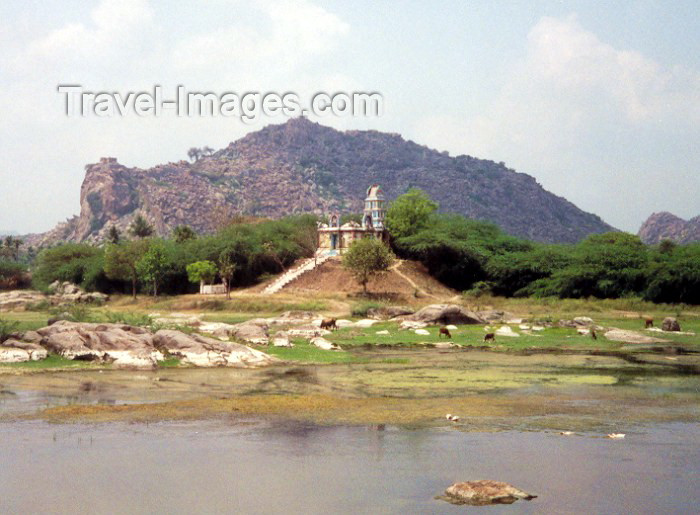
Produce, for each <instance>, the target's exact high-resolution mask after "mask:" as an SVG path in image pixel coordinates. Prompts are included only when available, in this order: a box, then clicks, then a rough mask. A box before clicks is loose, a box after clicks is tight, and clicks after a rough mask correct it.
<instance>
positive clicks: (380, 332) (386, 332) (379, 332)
mask: <svg viewBox="0 0 700 515" xmlns="http://www.w3.org/2000/svg"><path fill="white" fill-rule="evenodd" d="M375 334H389V331H387V330H386V329H385V330H384V331H377V332H376V333H375Z"/></svg>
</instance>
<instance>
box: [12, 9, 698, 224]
mask: <svg viewBox="0 0 700 515" xmlns="http://www.w3.org/2000/svg"><path fill="white" fill-rule="evenodd" d="M526 4H527V5H526ZM697 11H698V8H697V2H696V1H695V0H691V1H683V0H675V1H673V2H668V1H651V0H644V1H627V2H616V1H606V2H602V1H600V2H596V1H593V0H590V1H565V0H562V1H544V0H541V1H538V0H534V1H529V2H519V1H499V0H493V1H488V0H484V1H469V0H463V1H454V2H451V1H444V2H425V1H402V2H399V1H392V0H386V1H382V2H376V1H372V0H366V1H365V0H354V1H352V2H348V1H344V2H341V1H321V0H316V1H315V0H280V1H274V0H260V1H255V0H253V1H237V0H208V1H207V2H191V1H190V0H187V1H177V0H175V1H168V2H164V1H155V0H151V1H148V0H96V1H86V0H61V1H57V0H44V1H35V0H3V2H2V3H0V153H1V155H2V156H3V160H2V162H1V164H0V185H1V186H0V192H1V194H2V202H1V203H0V232H1V231H6V230H14V231H19V232H21V233H27V232H39V231H45V230H48V229H50V228H52V227H53V226H54V225H55V224H56V223H58V222H61V221H63V220H65V219H66V218H69V217H71V216H72V215H74V214H77V213H78V212H79V210H80V205H79V198H80V185H81V183H82V180H83V177H84V173H85V172H84V170H85V165H86V164H88V163H95V162H97V161H99V158H100V157H103V156H112V157H117V158H118V160H119V162H120V163H122V164H124V165H126V166H138V167H140V168H148V167H151V166H154V165H156V164H160V163H166V162H169V161H179V160H180V159H186V158H187V150H188V149H189V148H190V147H193V146H197V147H202V146H205V145H208V146H210V147H213V148H215V149H218V148H222V147H225V146H226V145H227V144H228V143H229V142H231V141H234V140H236V139H238V138H240V137H241V136H243V135H245V134H246V133H248V132H251V131H254V130H258V129H260V128H262V127H263V126H265V125H267V124H269V123H282V122H284V121H285V119H284V118H282V117H279V116H277V117H264V116H263V117H260V118H259V119H257V120H256V121H255V122H254V123H244V122H242V121H241V120H239V119H237V118H231V117H221V116H219V117H177V116H175V115H174V114H173V113H165V114H162V115H161V116H158V117H156V116H148V117H139V116H136V115H134V114H131V115H127V116H123V117H119V116H113V117H95V116H92V117H90V116H88V117H76V116H74V117H69V116H67V115H66V113H65V106H64V102H65V98H64V97H63V96H62V95H60V94H59V93H58V91H57V86H58V85H60V84H79V85H81V86H83V88H85V89H86V90H88V91H102V90H106V91H114V92H120V93H122V94H126V93H128V92H130V91H135V92H137V91H144V90H151V89H152V88H153V86H154V85H161V86H162V88H163V90H164V91H166V92H169V91H173V92H174V91H175V88H176V86H177V85H184V86H185V87H186V88H187V89H188V90H189V91H213V92H218V93H223V92H226V91H232V92H236V93H238V94H243V93H246V92H251V91H260V92H269V91H273V92H279V93H284V92H294V93H296V94H298V95H299V96H300V98H302V99H304V98H309V97H310V96H311V95H312V94H313V93H315V92H318V91H326V92H354V91H371V92H379V93H381V95H382V97H383V98H384V110H383V113H382V115H381V116H380V117H368V118H365V117H333V116H330V117H328V116H326V117H321V118H319V117H315V116H310V118H311V119H312V120H314V121H318V122H320V123H323V124H325V125H330V126H333V127H335V128H338V129H341V130H346V129H374V130H379V131H386V132H394V133H399V134H401V135H403V137H404V138H406V139H410V140H413V141H415V142H417V143H420V144H425V145H428V146H430V147H432V148H436V149H438V150H440V151H448V152H449V153H450V155H460V154H467V155H471V156H475V157H479V158H484V159H492V160H494V161H497V162H498V161H504V162H505V163H506V165H507V166H508V167H509V168H513V169H515V170H516V171H518V172H524V173H527V174H530V175H532V176H533V177H535V178H536V179H537V181H538V182H539V183H540V184H541V185H542V186H544V187H545V188H546V189H548V190H549V191H551V192H553V193H555V194H557V195H560V196H563V197H566V198H567V199H569V200H570V201H572V202H573V203H575V204H576V205H577V206H579V207H580V208H581V209H584V210H586V211H590V212H593V213H596V214H598V215H599V216H601V217H602V218H603V219H604V220H605V221H606V222H608V223H610V224H611V225H613V226H615V227H617V228H619V229H622V230H627V231H630V232H637V230H638V229H639V226H640V225H641V223H642V222H643V221H644V220H645V219H646V218H647V217H648V216H649V215H650V214H651V213H653V212H658V211H670V212H672V213H674V214H676V215H678V216H681V217H683V218H686V219H687V218H690V217H693V216H697V215H700V201H699V200H698V199H699V198H700V197H699V193H700V173H699V172H700V145H699V144H698V143H700V17H699V16H697Z"/></svg>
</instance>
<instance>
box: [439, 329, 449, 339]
mask: <svg viewBox="0 0 700 515" xmlns="http://www.w3.org/2000/svg"><path fill="white" fill-rule="evenodd" d="M443 334H444V335H445V338H452V335H451V334H450V330H449V329H448V328H447V327H445V326H442V327H441V328H440V332H439V333H438V338H440V337H441V336H442V335H443Z"/></svg>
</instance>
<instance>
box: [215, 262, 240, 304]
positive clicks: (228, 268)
mask: <svg viewBox="0 0 700 515" xmlns="http://www.w3.org/2000/svg"><path fill="white" fill-rule="evenodd" d="M235 272H236V262H235V261H234V260H233V256H232V253H231V251H228V250H224V251H223V252H222V253H221V255H219V275H220V276H221V279H222V280H223V281H224V285H225V286H226V298H227V299H230V298H231V279H233V274H234V273H235Z"/></svg>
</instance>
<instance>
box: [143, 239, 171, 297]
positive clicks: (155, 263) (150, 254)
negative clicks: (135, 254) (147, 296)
mask: <svg viewBox="0 0 700 515" xmlns="http://www.w3.org/2000/svg"><path fill="white" fill-rule="evenodd" d="M167 266H168V262H167V259H166V257H165V249H164V248H163V245H161V244H160V243H158V244H155V245H152V246H151V247H150V248H149V249H148V250H147V251H146V253H145V254H144V255H143V257H142V258H141V259H139V261H138V263H136V271H137V272H138V276H139V278H140V279H141V280H142V281H143V282H145V283H150V284H151V286H152V287H153V296H154V297H157V296H158V285H159V284H160V282H161V281H162V279H163V276H164V275H165V272H166V271H167Z"/></svg>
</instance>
